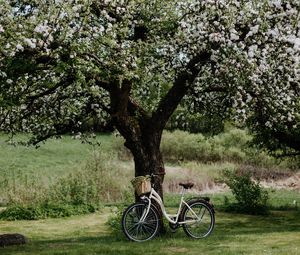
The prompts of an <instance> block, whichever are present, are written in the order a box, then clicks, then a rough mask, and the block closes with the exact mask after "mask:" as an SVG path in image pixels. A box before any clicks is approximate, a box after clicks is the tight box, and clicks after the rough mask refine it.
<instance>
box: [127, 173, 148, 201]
mask: <svg viewBox="0 0 300 255" xmlns="http://www.w3.org/2000/svg"><path fill="white" fill-rule="evenodd" d="M131 184H132V186H133V187H134V189H135V192H136V193H137V195H138V196H141V195H144V194H147V193H149V192H150V191H151V178H150V176H149V175H147V176H138V177H135V178H134V179H132V180H131Z"/></svg>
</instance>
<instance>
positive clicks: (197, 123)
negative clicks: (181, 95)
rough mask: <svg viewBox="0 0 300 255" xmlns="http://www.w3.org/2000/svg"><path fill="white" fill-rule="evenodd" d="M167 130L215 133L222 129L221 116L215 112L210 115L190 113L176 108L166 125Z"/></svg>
mask: <svg viewBox="0 0 300 255" xmlns="http://www.w3.org/2000/svg"><path fill="white" fill-rule="evenodd" d="M166 129H167V130H176V129H179V130H182V131H187V132H190V133H202V134H207V135H215V134H219V133H221V132H223V131H224V121H223V118H222V117H221V116H219V115H217V114H211V115H210V116H207V115H202V114H200V113H191V112H190V111H188V110H186V109H182V108H181V109H178V110H176V111H175V112H174V114H173V115H172V116H171V118H170V120H169V121H168V123H167V126H166Z"/></svg>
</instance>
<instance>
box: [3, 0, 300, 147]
mask: <svg viewBox="0 0 300 255" xmlns="http://www.w3.org/2000/svg"><path fill="white" fill-rule="evenodd" d="M299 10H300V2H299V1H298V0H286V1H281V0H261V1H238V0H203V1H195V0H186V1H179V0H178V1H177V0H176V1H174V0H163V1H162V0H160V1H157V0H153V1H145V0H100V1H95V0H85V1H83V0H67V1H61V0H42V1H40V0H39V1H38V0H32V1H28V0H26V1H25V0H24V1H23V0H20V1H17V0H9V1H7V0H0V13H1V16H0V111H1V113H0V114H1V116H0V128H1V129H2V130H8V131H10V132H16V131H18V130H23V131H28V132H32V133H33V134H34V135H35V137H36V140H34V141H33V142H38V141H40V140H43V139H46V138H48V137H50V136H53V135H56V134H62V133H65V132H70V131H74V132H78V131H80V129H81V125H82V123H84V122H85V121H86V120H87V119H88V118H90V116H92V115H93V116H95V115H96V116H97V117H98V118H99V119H102V120H103V121H106V120H107V119H108V118H112V119H114V123H115V125H116V128H117V129H118V130H119V131H120V133H121V134H122V135H123V136H124V137H125V139H127V140H128V139H129V140H131V141H136V140H137V139H136V138H132V137H133V136H134V135H137V137H141V136H143V132H142V131H141V129H143V127H148V128H149V127H151V128H152V129H153V130H162V129H163V128H164V126H165V125H166V122H167V120H168V119H169V117H170V116H171V114H172V113H173V112H174V110H175V109H176V107H177V105H178V104H179V103H182V104H183V105H186V106H188V107H189V109H190V111H191V112H218V113H220V114H222V115H225V114H226V115H228V116H230V117H231V118H234V119H235V120H237V121H238V122H239V123H240V122H244V123H248V124H249V125H250V126H251V127H252V129H253V130H255V131H256V132H257V134H258V136H257V137H258V138H260V139H259V141H263V142H264V143H265V144H267V145H269V147H270V148H271V147H272V146H273V147H274V146H275V145H276V142H277V145H278V144H285V145H287V146H289V147H291V148H294V149H296V150H300V145H299V144H300V143H299V141H300V134H299V130H300V129H299V126H300V120H299V117H300V115H299V113H300V109H299V107H300V101H299V92H300V84H299V80H300V56H299V54H300V21H299V19H300V14H299ZM125 120H126V121H125ZM128 137H131V138H128ZM295 137H297V139H296V140H295ZM269 138H272V139H273V141H274V139H275V142H272V144H271V143H269V141H270V139H269ZM158 140H160V135H159V136H158ZM277 145H276V146H277ZM276 146H275V147H276ZM277 147H278V146H277Z"/></svg>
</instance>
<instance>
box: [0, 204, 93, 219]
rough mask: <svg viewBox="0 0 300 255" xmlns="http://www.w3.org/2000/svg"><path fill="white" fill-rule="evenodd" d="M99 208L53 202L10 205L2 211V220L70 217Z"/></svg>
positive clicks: (0, 214) (0, 215)
mask: <svg viewBox="0 0 300 255" xmlns="http://www.w3.org/2000/svg"><path fill="white" fill-rule="evenodd" d="M97 209H98V208H97V207H94V206H92V205H70V204H51V203H44V204H40V205H17V204H15V205H10V206H9V207H7V208H6V209H5V210H4V211H2V212H0V219H2V220H38V219H45V218H58V217H68V216H71V215H79V214H85V213H92V212H95V211H96V210H97Z"/></svg>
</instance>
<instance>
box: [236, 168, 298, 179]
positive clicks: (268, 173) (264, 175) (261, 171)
mask: <svg viewBox="0 0 300 255" xmlns="http://www.w3.org/2000/svg"><path fill="white" fill-rule="evenodd" d="M238 171H239V172H241V173H242V174H243V173H245V174H246V173H250V174H251V175H252V176H253V178H254V179H256V180H264V181H277V180H282V179H286V178H288V177H292V176H293V175H294V173H293V172H288V171H283V170H280V169H272V170H271V169H267V168H261V167H255V166H251V165H243V166H241V167H239V169H238Z"/></svg>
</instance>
